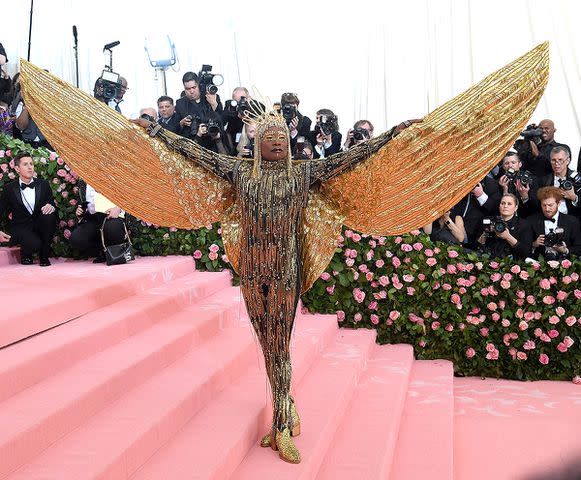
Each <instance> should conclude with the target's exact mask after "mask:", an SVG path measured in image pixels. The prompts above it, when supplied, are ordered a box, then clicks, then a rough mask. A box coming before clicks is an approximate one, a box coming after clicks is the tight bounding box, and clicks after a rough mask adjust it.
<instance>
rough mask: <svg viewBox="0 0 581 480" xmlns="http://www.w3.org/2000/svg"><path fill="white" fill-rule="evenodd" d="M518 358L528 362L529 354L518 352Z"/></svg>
mask: <svg viewBox="0 0 581 480" xmlns="http://www.w3.org/2000/svg"><path fill="white" fill-rule="evenodd" d="M516 358H518V359H519V360H526V359H527V354H526V353H525V352H516Z"/></svg>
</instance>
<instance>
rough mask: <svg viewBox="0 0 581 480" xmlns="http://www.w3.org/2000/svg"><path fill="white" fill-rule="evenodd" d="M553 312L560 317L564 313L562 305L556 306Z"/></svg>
mask: <svg viewBox="0 0 581 480" xmlns="http://www.w3.org/2000/svg"><path fill="white" fill-rule="evenodd" d="M555 313H556V314H557V315H559V316H560V317H562V316H563V315H565V309H564V308H563V307H557V308H555Z"/></svg>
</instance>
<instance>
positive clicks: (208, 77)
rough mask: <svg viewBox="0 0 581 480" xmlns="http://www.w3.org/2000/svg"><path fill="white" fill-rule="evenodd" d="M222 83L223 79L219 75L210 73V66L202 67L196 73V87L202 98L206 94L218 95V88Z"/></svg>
mask: <svg viewBox="0 0 581 480" xmlns="http://www.w3.org/2000/svg"><path fill="white" fill-rule="evenodd" d="M223 83H224V77H223V76H222V75H220V74H219V73H212V65H202V68H201V70H200V72H199V73H198V86H199V88H200V95H201V96H202V98H204V96H205V95H206V92H207V93H210V94H212V95H215V94H216V93H218V87H219V86H220V85H222V84H223Z"/></svg>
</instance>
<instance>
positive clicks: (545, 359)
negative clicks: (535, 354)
mask: <svg viewBox="0 0 581 480" xmlns="http://www.w3.org/2000/svg"><path fill="white" fill-rule="evenodd" d="M539 362H541V363H542V364H543V365H547V364H548V363H549V356H548V355H547V354H546V353H541V354H540V355H539Z"/></svg>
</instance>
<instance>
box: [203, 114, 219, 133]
mask: <svg viewBox="0 0 581 480" xmlns="http://www.w3.org/2000/svg"><path fill="white" fill-rule="evenodd" d="M206 132H208V133H207V134H208V135H211V136H216V135H219V134H220V122H218V121H217V120H214V119H212V118H211V119H210V120H208V121H207V122H206Z"/></svg>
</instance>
